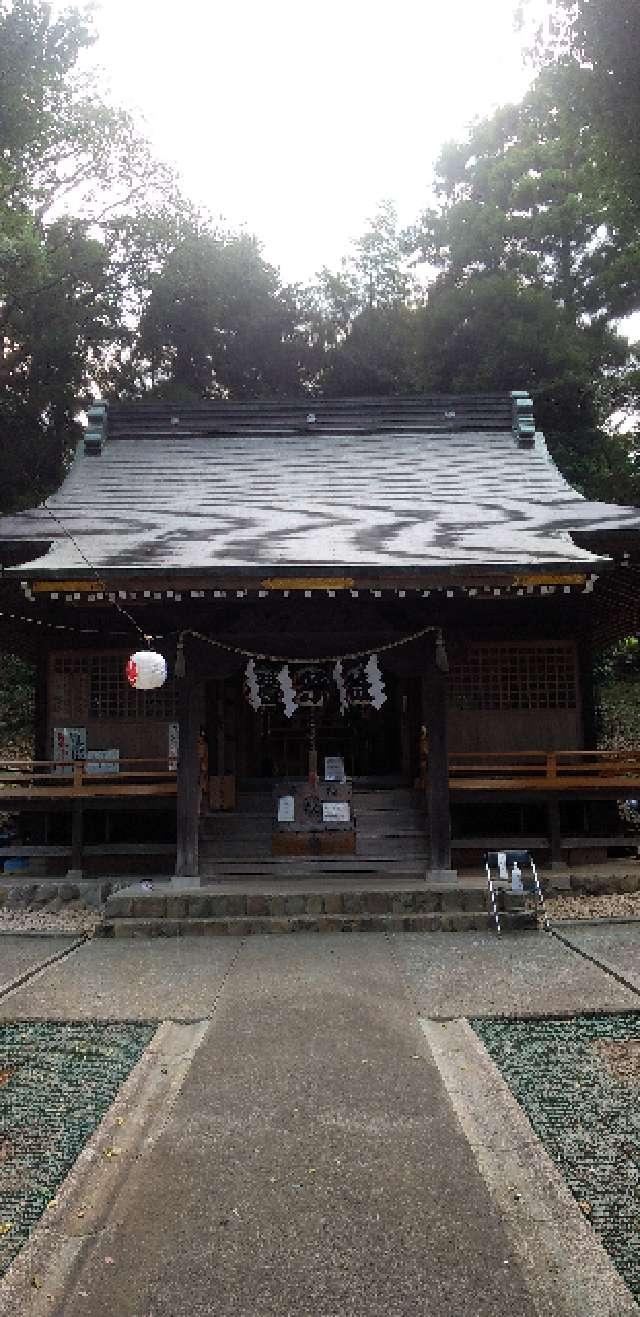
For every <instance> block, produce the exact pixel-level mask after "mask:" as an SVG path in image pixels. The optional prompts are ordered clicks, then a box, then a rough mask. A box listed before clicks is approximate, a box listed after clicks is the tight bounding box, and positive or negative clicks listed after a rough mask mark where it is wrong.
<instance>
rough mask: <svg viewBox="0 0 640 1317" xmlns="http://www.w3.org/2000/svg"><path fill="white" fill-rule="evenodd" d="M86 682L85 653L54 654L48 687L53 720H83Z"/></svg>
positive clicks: (87, 672)
mask: <svg viewBox="0 0 640 1317" xmlns="http://www.w3.org/2000/svg"><path fill="white" fill-rule="evenodd" d="M88 684H89V659H88V658H87V657H86V655H81V654H56V655H54V658H53V670H52V674H51V689H50V699H51V716H52V719H53V721H54V722H64V723H84V722H85V720H86V717H87V703H88V694H89V693H88Z"/></svg>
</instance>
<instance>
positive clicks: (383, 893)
mask: <svg viewBox="0 0 640 1317" xmlns="http://www.w3.org/2000/svg"><path fill="white" fill-rule="evenodd" d="M274 888H275V890H271V892H270V890H269V886H267V885H266V884H263V890H262V892H258V893H255V892H232V893H229V892H216V890H215V889H213V888H209V889H208V888H190V889H183V890H180V889H173V890H171V889H169V886H165V888H162V886H161V885H159V884H157V885H155V886H154V888H151V889H150V890H144V889H142V888H140V886H132V888H125V889H120V890H119V892H116V893H113V896H111V897H109V900H108V902H107V909H105V914H107V918H134V919H147V918H151V919H163V918H174V919H175V918H178V919H184V918H195V919H211V918H227V917H228V915H284V914H313V915H317V914H403V913H407V911H412V913H427V914H435V913H442V911H444V913H458V911H467V913H469V911H474V913H475V911H481V910H482V911H486V910H487V890H486V888H485V886H481V885H478V886H467V888H458V886H450V888H446V889H442V888H439V889H428V888H427V886H417V885H413V886H407V888H404V889H402V888H400V889H399V890H398V889H395V890H394V889H390V890H388V889H387V890H385V888H369V886H366V885H362V886H360V889H358V890H350V892H340V890H331V892H328V890H323V888H321V885H320V886H319V888H316V890H313V888H312V886H307V889H306V890H302V892H288V893H280V892H278V889H277V885H275V884H274Z"/></svg>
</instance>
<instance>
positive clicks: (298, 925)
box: [101, 911, 535, 938]
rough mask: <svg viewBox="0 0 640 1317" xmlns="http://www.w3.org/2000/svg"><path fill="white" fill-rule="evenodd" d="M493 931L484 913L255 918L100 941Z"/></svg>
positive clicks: (106, 932)
mask: <svg viewBox="0 0 640 1317" xmlns="http://www.w3.org/2000/svg"><path fill="white" fill-rule="evenodd" d="M501 927H502V931H503V932H505V933H506V932H517V931H524V930H526V929H532V928H535V916H534V915H529V914H524V913H523V914H519V913H518V914H516V913H512V914H505V915H503V916H502V918H501ZM492 929H495V923H494V921H493V920H492V918H491V916H490V915H488V914H487V913H480V912H477V913H467V912H458V913H454V914H441V913H439V912H437V911H436V912H434V913H433V914H427V913H424V914H420V913H414V914H380V915H374V914H354V915H323V914H318V915H253V916H229V917H227V918H226V919H222V918H221V919H190V918H186V919H142V918H140V919H112V920H107V921H106V922H105V924H104V926H103V928H102V930H101V936H102V937H114V938H149V937H250V936H251V935H253V934H260V933H263V934H264V933H320V934H322V933H476V932H487V931H490V930H492Z"/></svg>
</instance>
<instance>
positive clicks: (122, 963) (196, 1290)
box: [0, 934, 638, 1317]
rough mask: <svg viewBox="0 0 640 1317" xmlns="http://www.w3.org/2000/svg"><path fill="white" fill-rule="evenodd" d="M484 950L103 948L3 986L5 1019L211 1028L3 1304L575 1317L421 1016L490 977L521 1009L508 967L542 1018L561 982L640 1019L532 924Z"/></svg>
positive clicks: (391, 945) (73, 1198)
mask: <svg viewBox="0 0 640 1317" xmlns="http://www.w3.org/2000/svg"><path fill="white" fill-rule="evenodd" d="M487 941H488V939H487ZM491 945H492V951H491V955H490V958H489V961H486V956H487V947H486V946H485V945H484V939H482V938H475V937H471V936H470V935H468V934H467V935H460V936H456V935H455V934H442V935H426V936H424V937H420V938H418V937H413V938H412V937H409V936H406V937H404V938H401V937H398V938H393V939H391V938H387V937H385V936H384V935H382V934H358V935H352V936H348V937H346V936H326V937H323V938H313V937H310V936H291V937H280V938H277V937H255V938H252V939H249V940H248V941H246V942H245V943H240V942H239V941H238V942H235V941H234V940H232V939H229V940H228V941H227V942H225V941H223V940H222V939H220V940H219V941H216V943H215V944H214V945H213V946H212V945H211V943H207V944H206V945H205V944H203V943H202V942H200V943H197V942H192V943H186V942H185V943H182V944H181V945H180V946H179V948H177V949H176V948H175V947H174V946H173V945H172V944H171V942H170V941H169V942H164V943H158V942H156V943H142V944H141V943H137V942H134V943H132V944H127V945H126V946H124V945H122V944H120V945H115V944H109V943H104V942H103V943H99V942H97V943H93V944H87V945H85V946H84V947H81V948H79V949H78V950H77V951H75V952H73V953H72V955H71V956H70V957H69V958H68V959H66V960H63V961H59V962H58V963H57V964H55V965H53V966H52V967H51V968H49V969H47V970H45V971H44V973H43V974H42V975H41V976H40V977H39V978H37V979H35V980H34V981H33V983H32V984H31V985H29V984H27V985H25V986H23V987H22V988H19V989H18V990H17V991H16V992H15V993H13V994H11V995H10V996H8V997H5V998H4V1000H3V1001H2V1002H1V1003H0V1006H1V1008H2V1015H3V1016H4V1018H8V1017H9V1016H12V1017H13V1018H29V1017H31V1018H42V1017H43V1016H44V1017H47V1016H49V1017H53V1018H64V1017H65V1015H66V1017H67V1018H80V1017H85V1018H86V1016H93V1017H95V1016H97V1017H100V1016H103V1017H104V1018H106V1017H107V1015H108V1016H109V1017H110V1018H114V1016H115V1017H117V1016H118V1015H120V1016H121V1017H122V1018H136V1017H137V1018H144V1017H146V1018H167V1017H171V1018H182V1019H183V1020H186V1019H189V1018H190V1019H194V1018H196V1017H199V1018H200V1019H202V1017H205V1021H206V1023H205V1025H204V1026H199V1027H200V1028H201V1033H200V1034H199V1036H198V1041H199V1046H198V1048H197V1050H195V1051H194V1055H193V1059H191V1057H189V1064H188V1065H187V1064H186V1063H185V1064H184V1065H183V1071H182V1072H181V1079H180V1084H176V1087H175V1092H174V1093H173V1095H172V1096H171V1097H169V1096H168V1097H167V1099H166V1102H165V1103H164V1104H160V1106H159V1107H158V1108H157V1109H156V1110H155V1115H154V1128H153V1132H152V1134H151V1133H150V1132H149V1128H148V1127H146V1126H145V1124H144V1121H143V1120H142V1118H141V1117H140V1114H139V1111H138V1108H137V1106H136V1102H135V1101H134V1102H132V1103H131V1104H130V1105H129V1106H128V1107H127V1103H126V1101H125V1103H124V1106H121V1107H120V1108H119V1110H120V1111H121V1113H122V1114H121V1115H120V1116H119V1117H118V1120H119V1121H122V1122H123V1125H122V1135H121V1137H122V1141H123V1151H122V1156H121V1157H120V1159H119V1160H118V1162H117V1164H116V1165H115V1168H114V1164H113V1163H112V1162H110V1163H109V1174H110V1175H111V1176H113V1175H116V1176H117V1177H118V1178H117V1180H115V1181H113V1180H111V1181H110V1183H109V1191H108V1193H107V1192H103V1191H101V1190H100V1187H99V1186H100V1181H99V1179H98V1180H95V1179H94V1181H93V1188H92V1187H91V1183H89V1184H88V1185H87V1183H84V1184H83V1183H82V1181H81V1180H79V1181H78V1183H77V1185H76V1186H75V1187H73V1186H72V1189H71V1190H70V1191H69V1193H68V1194H67V1195H66V1196H65V1195H64V1194H63V1195H62V1197H63V1199H64V1203H63V1213H62V1216H61V1218H60V1219H58V1220H56V1216H55V1213H52V1214H49V1213H47V1214H45V1223H44V1228H43V1229H42V1228H41V1230H40V1232H36V1236H35V1237H34V1241H33V1243H34V1248H33V1249H32V1248H31V1245H28V1246H27V1248H26V1249H25V1250H24V1251H23V1257H22V1264H21V1260H20V1258H19V1259H18V1266H17V1267H16V1274H15V1276H14V1277H13V1279H11V1277H10V1280H9V1285H8V1286H7V1287H6V1288H5V1293H4V1296H3V1294H2V1289H1V1288H0V1311H7V1312H10V1311H16V1312H17V1311H21V1312H25V1313H29V1314H33V1315H34V1317H40V1314H41V1313H42V1314H44V1313H45V1312H46V1313H49V1314H56V1317H63V1314H64V1317H81V1315H82V1317H87V1314H90V1317H114V1315H116V1314H117V1317H183V1315H184V1317H187V1315H189V1317H205V1314H206V1315H207V1317H209V1315H210V1314H212V1313H215V1314H216V1317H310V1315H311V1314H313V1315H314V1317H343V1315H344V1317H346V1315H347V1314H348V1315H349V1317H352V1315H353V1317H365V1315H366V1317H371V1315H372V1314H375V1315H376V1317H377V1315H378V1314H384V1315H385V1317H409V1315H410V1314H414V1313H415V1314H420V1317H425V1315H428V1317H507V1314H508V1317H541V1315H542V1314H547V1315H548V1317H558V1315H559V1313H560V1312H562V1313H563V1314H564V1312H565V1311H566V1312H567V1313H569V1312H573V1311H574V1309H572V1308H571V1304H570V1302H569V1301H568V1303H567V1307H566V1309H565V1308H564V1307H562V1308H560V1307H558V1306H555V1305H554V1306H549V1305H548V1304H547V1303H546V1302H545V1300H544V1297H542V1298H539V1299H538V1300H536V1299H535V1297H534V1295H533V1292H532V1287H531V1277H530V1276H529V1277H528V1279H527V1277H526V1269H525V1267H524V1265H523V1262H522V1258H521V1255H520V1253H519V1252H518V1249H517V1248H516V1247H514V1244H513V1242H512V1239H513V1236H512V1235H510V1234H509V1232H508V1231H507V1229H506V1225H505V1219H504V1215H503V1214H502V1213H501V1211H500V1209H499V1206H497V1205H496V1199H495V1197H494V1196H492V1195H490V1193H489V1190H488V1189H487V1187H486V1181H485V1179H484V1178H483V1177H482V1175H481V1174H480V1171H479V1169H478V1164H477V1160H476V1158H475V1157H474V1154H473V1152H472V1149H471V1147H470V1144H469V1142H468V1141H467V1138H466V1137H465V1134H464V1133H463V1129H462V1126H461V1124H460V1122H459V1119H458V1117H457V1116H456V1113H455V1111H454V1107H453V1105H452V1103H451V1101H450V1098H449V1094H448V1092H447V1089H446V1088H445V1085H444V1083H443V1081H442V1078H441V1075H440V1072H439V1070H438V1067H437V1065H436V1063H435V1060H434V1051H433V1048H432V1047H430V1046H429V1043H428V1041H427V1037H426V1036H425V1031H424V1030H423V1029H422V1028H421V1027H420V1020H419V1015H420V1014H423V1015H429V1014H431V1015H432V1016H438V1014H440V1016H444V1015H445V1014H446V1013H448V1016H449V1017H450V1016H451V1015H452V1014H456V1013H458V1014H464V1013H466V1012H467V1011H469V1010H471V1009H479V1010H481V1008H482V1007H481V1003H482V996H483V993H484V999H485V1001H486V999H487V995H488V992H489V990H490V991H491V993H492V994H493V995H492V998H491V1000H492V1001H493V1003H494V1005H493V1009H494V1010H496V1008H497V1009H498V1010H504V1009H508V1001H509V997H510V996H511V995H512V994H513V990H514V985H517V981H518V974H520V976H521V979H522V984H523V986H522V989H521V992H520V995H519V997H518V999H517V1005H518V1006H522V1005H525V1004H526V1003H527V1001H528V1003H529V1005H530V1006H533V1007H534V1008H535V1009H537V1010H539V1011H544V1010H545V1003H546V1001H547V1000H548V1003H549V1007H550V1009H551V1010H555V1009H557V1005H558V1001H559V998H558V993H559V992H562V991H566V992H568V993H569V997H568V1000H569V1002H570V1005H571V1006H572V1007H575V1006H576V1005H577V1003H578V1001H579V1000H580V1003H581V1008H582V1009H612V1008H613V1009H616V1008H617V1009H636V1007H637V1001H638V999H637V997H636V996H635V995H634V994H632V993H630V992H629V991H628V990H627V989H625V988H624V986H623V985H622V984H619V983H616V982H615V981H613V980H611V979H610V978H609V977H608V976H607V975H606V974H605V973H604V972H603V971H602V970H600V969H598V968H597V967H596V966H593V965H592V964H590V963H589V962H587V961H585V960H584V959H583V958H582V957H580V956H578V955H577V954H576V953H575V952H573V951H570V950H569V949H567V948H565V947H562V946H561V944H559V943H556V942H555V940H553V941H552V940H551V939H547V938H544V937H543V935H540V936H537V937H536V936H535V935H534V936H533V937H532V938H530V939H529V938H527V937H522V938H518V939H517V940H516V939H513V940H507V939H505V940H504V942H502V943H500V944H498V943H497V942H496V941H495V939H494V940H493V942H492V944H491ZM43 951H44V948H43ZM0 954H1V945H0ZM204 957H206V959H207V961H208V965H207V964H205V961H204ZM481 962H484V963H485V973H484V979H483V978H482V977H481V970H480V965H481ZM465 963H466V971H465V968H464V967H465ZM162 966H164V971H163V972H162ZM518 966H519V969H518ZM534 974H535V976H536V982H535V983H533V984H532V983H529V978H530V976H532V975H534ZM563 975H564V978H563V977H562V976H563ZM447 982H448V984H449V989H448V997H447ZM92 984H93V987H92ZM534 988H535V996H532V992H533V989H534ZM445 1005H446V1012H445V1009H444V1007H445ZM430 1007H433V1010H431V1009H430ZM460 1008H464V1009H460ZM188 1027H191V1026H186V1025H181V1026H175V1028H183V1029H187V1028H188ZM193 1027H194V1028H195V1027H196V1026H193ZM438 1027H440V1026H438ZM168 1068H169V1062H167V1063H166V1064H163V1065H162V1066H161V1067H160V1073H161V1074H163V1075H165V1076H166V1075H167V1070H168ZM107 1119H108V1118H107ZM95 1161H96V1157H95V1156H94V1170H95ZM48 1217H50V1218H51V1225H49V1222H48V1221H47V1218H48ZM47 1231H48V1232H49V1236H50V1237H49V1240H48V1243H47ZM43 1240H44V1242H43ZM30 1250H31V1252H30ZM65 1268H66V1270H65ZM34 1270H35V1271H36V1272H37V1274H38V1288H37V1292H36V1291H34V1290H33V1288H32V1289H31V1290H29V1283H30V1282H29V1274H30V1272H32V1271H34ZM56 1278H57V1279H56ZM3 1298H4V1299H5V1301H7V1302H8V1303H9V1306H8V1307H6V1308H3V1307H2V1302H3ZM616 1304H618V1305H619V1306H616ZM631 1311H637V1310H636V1309H635V1307H633V1305H631V1306H630V1307H626V1306H620V1304H619V1298H618V1300H615V1301H614V1304H613V1306H610V1307H606V1305H605V1306H598V1307H597V1308H595V1307H594V1309H593V1313H594V1314H595V1313H596V1312H597V1314H598V1317H601V1315H604V1314H605V1313H606V1314H607V1317H614V1314H615V1317H618V1315H619V1314H622V1313H623V1312H624V1313H626V1312H631ZM582 1317H590V1314H589V1313H587V1312H584V1314H583V1315H582Z"/></svg>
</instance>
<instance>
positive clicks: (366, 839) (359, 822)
mask: <svg viewBox="0 0 640 1317" xmlns="http://www.w3.org/2000/svg"><path fill="white" fill-rule="evenodd" d="M353 809H354V814H355V818H356V851H355V855H354V856H352V857H351V856H344V857H340V859H339V860H337V859H333V860H332V859H328V858H327V857H320V856H318V858H317V860H305V861H302V862H301V861H299V860H295V861H292V859H291V858H285V857H283V858H276V857H273V856H272V852H271V837H272V829H273V818H274V798H273V791H272V788H271V786H269V787H267V786H266V785H265V784H264V782H263V780H260V779H253V780H252V781H245V782H241V784H240V790H239V792H238V796H237V802H236V808H235V809H233V810H230V811H215V812H210V813H206V814H204V815H203V816H202V818H201V822H200V874H201V876H202V877H217V878H220V879H223V878H225V879H230V878H235V877H238V878H241V877H245V878H246V877H247V874H248V871H247V865H249V871H250V872H253V873H254V874H256V875H259V874H263V875H264V874H265V873H276V872H283V871H284V870H285V869H288V868H291V866H292V863H293V865H294V867H296V869H297V870H299V869H300V868H301V863H302V865H303V866H306V867H308V866H309V865H311V867H312V868H317V869H325V870H327V869H328V868H329V867H331V868H332V869H334V868H336V866H337V868H338V869H339V871H340V873H342V874H345V875H347V874H349V873H353V874H355V873H357V872H358V871H361V870H362V867H363V865H364V866H365V868H366V869H367V871H368V872H370V873H374V872H378V873H380V872H384V871H386V872H393V871H396V872H397V873H398V874H399V875H400V874H409V873H414V874H415V873H424V871H425V868H426V867H427V862H428V837H427V830H426V817H425V805H424V794H423V793H421V792H419V791H416V790H414V789H413V788H410V787H407V786H401V785H398V784H397V779H395V780H394V779H387V781H386V782H385V781H384V779H381V778H378V779H375V780H372V779H371V778H361V779H358V778H356V779H355V780H354V783H353ZM301 876H302V875H301Z"/></svg>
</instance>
